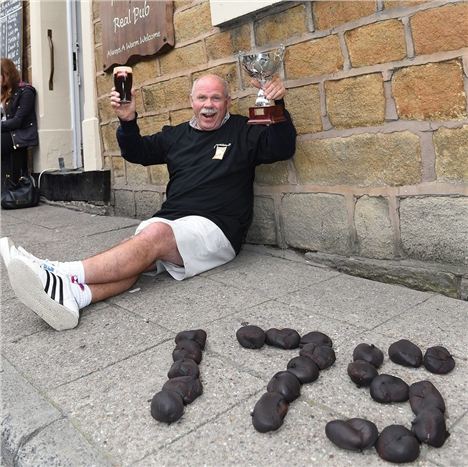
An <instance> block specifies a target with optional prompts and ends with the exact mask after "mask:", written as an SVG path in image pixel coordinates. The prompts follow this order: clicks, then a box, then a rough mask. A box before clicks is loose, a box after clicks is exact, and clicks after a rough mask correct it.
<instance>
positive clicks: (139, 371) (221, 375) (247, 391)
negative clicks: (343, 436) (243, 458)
mask: <svg viewBox="0 0 468 467" xmlns="http://www.w3.org/2000/svg"><path fill="white" fill-rule="evenodd" d="M173 349H174V341H173V340H171V341H168V342H165V343H163V344H161V345H159V346H157V347H155V348H153V349H150V350H147V351H146V352H143V353H140V354H138V355H136V356H134V357H131V358H129V359H127V360H125V361H121V362H118V363H116V364H115V365H112V366H110V367H108V368H105V369H103V370H102V371H99V372H96V373H93V374H89V375H87V376H86V377H85V378H82V379H81V380H79V381H74V382H72V383H70V384H66V385H64V386H61V387H60V388H57V389H54V390H52V391H49V393H48V395H49V397H51V399H52V400H54V402H55V403H56V404H58V405H59V406H60V407H62V409H63V410H64V411H65V412H66V414H67V416H68V417H70V418H72V419H73V420H74V422H75V423H76V424H77V425H78V426H79V427H80V429H81V430H83V432H84V433H86V435H87V436H88V437H89V438H91V439H93V440H94V442H95V443H96V444H97V445H98V446H99V447H100V448H102V449H105V450H106V451H108V452H109V453H110V454H111V455H112V457H114V458H115V459H116V460H117V461H118V462H119V463H120V462H122V464H123V465H130V464H133V462H135V461H137V460H139V459H142V458H144V457H145V456H147V455H148V454H149V453H151V452H152V451H153V450H157V449H159V448H161V447H162V446H164V445H166V444H167V443H170V442H172V441H174V440H176V439H178V438H180V437H182V436H184V435H186V434H187V433H190V432H191V431H193V430H194V429H195V428H196V427H199V426H202V425H209V424H210V423H211V422H210V421H211V420H212V419H213V418H216V416H217V415H219V414H221V413H224V412H227V411H229V410H230V409H231V408H232V407H233V406H235V405H236V404H237V403H240V402H241V401H243V400H244V399H246V398H248V397H249V396H250V395H252V394H254V393H256V392H257V391H258V386H259V384H258V383H259V381H258V380H257V378H255V377H253V376H251V375H249V374H246V373H242V372H240V371H238V370H236V369H234V368H229V367H226V365H225V363H224V362H223V361H222V360H220V359H219V358H218V357H217V356H215V355H210V352H209V351H208V350H207V351H205V352H204V354H203V360H202V362H201V364H200V373H201V381H202V384H203V394H202V395H201V396H200V397H199V398H197V399H196V400H195V401H194V402H193V403H192V404H190V405H188V406H186V407H185V411H184V415H183V416H182V418H181V419H180V420H178V421H177V422H175V423H173V424H171V425H166V424H164V423H160V422H157V421H156V420H154V419H153V418H152V417H151V414H150V402H151V399H152V397H153V395H154V394H155V393H156V392H158V391H160V390H161V388H162V386H163V384H164V383H165V382H166V381H167V371H168V370H169V368H170V366H171V364H172V357H171V355H172V350H173ZM96 414H99V416H98V417H97V416H96ZM202 443H204V441H202Z"/></svg>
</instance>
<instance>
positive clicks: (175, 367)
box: [167, 358, 200, 378]
mask: <svg viewBox="0 0 468 467" xmlns="http://www.w3.org/2000/svg"><path fill="white" fill-rule="evenodd" d="M177 376H191V377H192V378H198V377H199V376H200V369H199V368H198V365H197V364H196V363H195V361H194V360H192V359H191V358H183V359H182V360H177V361H175V362H174V363H173V364H172V366H171V368H170V369H169V371H168V373H167V377H168V378H176V377H177Z"/></svg>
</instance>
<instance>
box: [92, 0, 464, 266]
mask: <svg viewBox="0 0 468 467" xmlns="http://www.w3.org/2000/svg"><path fill="white" fill-rule="evenodd" d="M174 6H175V12H174V25H175V32H176V46H175V48H174V49H173V50H172V51H171V52H169V53H167V54H165V55H161V56H159V57H153V58H151V59H149V60H145V61H141V62H140V63H138V64H137V65H136V66H135V67H134V76H135V78H136V87H137V88H138V92H137V107H138V113H139V115H140V120H139V122H140V127H141V129H142V133H143V134H147V133H153V132H156V131H158V130H160V129H161V127H162V126H163V125H165V124H177V123H179V122H182V121H185V120H187V119H188V118H189V117H190V115H191V111H190V104H189V99H188V94H189V91H190V87H191V83H192V82H193V80H194V79H196V78H197V77H198V76H200V75H201V74H203V73H205V72H214V73H219V74H220V75H222V76H223V77H225V78H227V80H228V81H229V83H230V85H231V91H232V96H233V111H234V112H239V113H243V114H246V113H247V109H248V107H249V105H252V102H253V100H254V99H253V96H254V95H255V94H256V90H255V89H253V88H251V87H249V84H248V81H249V79H248V77H247V76H246V75H245V74H244V73H243V72H242V71H241V69H240V67H239V64H238V62H237V56H236V53H237V52H238V51H239V50H246V51H248V50H253V49H255V48H257V49H258V50H269V49H271V48H274V47H276V46H278V45H279V44H280V43H283V44H284V45H285V46H286V55H285V61H284V67H283V69H282V70H281V73H282V75H283V76H284V78H285V82H286V86H287V88H288V93H287V96H286V103H287V107H288V109H289V110H290V112H291V114H292V116H293V119H294V121H295V123H296V126H297V129H298V133H299V136H298V141H297V143H298V144H297V152H296V155H295V157H294V159H293V160H291V161H289V162H284V163H277V164H275V165H271V166H261V167H259V168H258V170H257V176H256V187H255V192H256V199H255V216H254V222H253V225H252V227H251V229H250V231H249V235H248V241H249V242H253V243H265V244H271V245H279V246H281V247H290V248H297V249H300V250H306V251H317V252H321V253H325V254H327V253H329V254H337V255H342V256H359V257H362V258H372V259H381V260H382V259H385V260H397V259H415V260H424V261H431V262H434V261H437V262H443V263H448V264H455V265H458V266H460V265H461V266H463V267H465V269H466V266H467V265H468V184H467V182H468V115H467V107H468V100H467V95H468V53H467V50H468V49H467V48H468V2H463V1H449V0H445V1H444V0H433V1H395V0H392V1H388V0H376V1H341V2H335V1H317V2H309V1H306V2H287V3H286V4H282V5H279V6H277V7H272V8H270V9H268V10H266V11H261V12H259V13H257V14H256V15H254V16H248V17H245V18H242V19H241V20H239V21H237V22H235V23H233V24H231V25H228V26H226V27H222V28H217V27H212V26H211V21H210V9H209V2H208V1H200V0H198V1H197V0H194V1H175V2H174ZM94 13H95V17H94V22H95V41H96V69H97V70H98V73H97V84H98V90H99V91H98V92H99V97H98V102H99V114H100V120H101V125H102V126H101V129H102V139H103V147H104V149H105V156H104V157H105V164H106V167H108V168H111V169H112V174H113V192H114V198H113V199H114V207H115V213H116V214H120V215H128V216H136V217H146V216H149V215H152V214H153V213H154V211H155V210H156V209H157V208H158V207H159V205H160V203H161V202H162V200H163V197H164V188H165V183H166V182H167V174H166V171H165V169H164V167H149V168H143V167H139V166H134V165H132V164H128V163H126V162H125V161H124V160H123V159H122V158H121V157H120V154H119V150H118V146H117V143H116V139H115V129H116V127H117V125H118V123H117V121H116V119H115V118H114V116H113V114H112V111H111V109H110V106H109V103H108V98H107V93H108V92H109V90H110V88H111V86H112V82H111V75H110V73H107V74H105V73H102V72H99V70H101V69H102V65H101V64H102V60H101V44H100V42H101V24H100V20H99V8H98V2H96V1H95V2H94Z"/></svg>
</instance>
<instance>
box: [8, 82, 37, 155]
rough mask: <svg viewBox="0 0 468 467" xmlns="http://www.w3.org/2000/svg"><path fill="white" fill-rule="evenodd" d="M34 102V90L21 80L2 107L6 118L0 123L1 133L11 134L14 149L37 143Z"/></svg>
mask: <svg viewBox="0 0 468 467" xmlns="http://www.w3.org/2000/svg"><path fill="white" fill-rule="evenodd" d="M35 103H36V90H35V89H34V88H33V87H32V86H31V85H30V84H27V83H24V82H21V83H20V85H19V86H18V88H17V89H16V91H15V92H14V93H13V94H12V96H11V98H10V100H9V101H8V104H7V106H6V108H5V109H4V112H5V114H6V120H4V121H2V123H1V126H2V133H10V134H11V138H12V140H13V146H14V148H15V149H18V148H22V147H29V146H37V145H38V144H39V141H38V136H37V119H36V109H35Z"/></svg>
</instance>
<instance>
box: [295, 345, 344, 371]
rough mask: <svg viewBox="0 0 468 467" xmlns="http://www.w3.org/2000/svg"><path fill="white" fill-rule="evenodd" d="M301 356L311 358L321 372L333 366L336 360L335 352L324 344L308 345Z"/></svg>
mask: <svg viewBox="0 0 468 467" xmlns="http://www.w3.org/2000/svg"><path fill="white" fill-rule="evenodd" d="M299 355H301V356H303V357H307V358H310V359H311V360H312V361H313V362H315V364H316V365H317V366H318V367H319V368H320V369H321V370H324V369H325V368H328V367H329V366H331V365H333V363H335V360H336V356H335V351H334V350H333V349H332V348H331V347H330V346H328V345H324V344H313V343H312V344H306V345H304V347H302V349H301V351H300V352H299Z"/></svg>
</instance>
